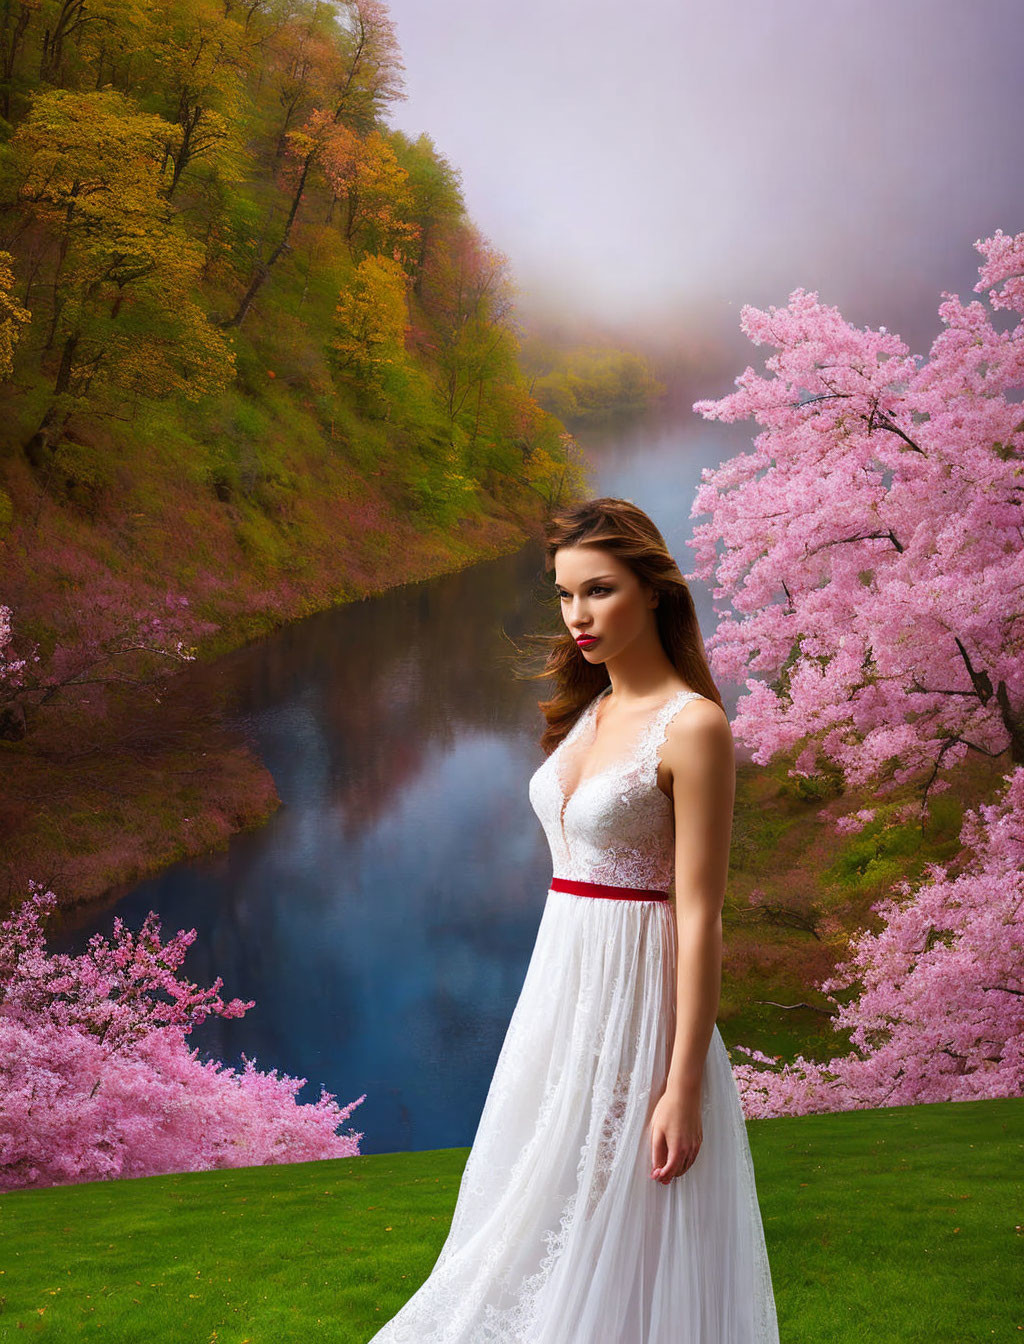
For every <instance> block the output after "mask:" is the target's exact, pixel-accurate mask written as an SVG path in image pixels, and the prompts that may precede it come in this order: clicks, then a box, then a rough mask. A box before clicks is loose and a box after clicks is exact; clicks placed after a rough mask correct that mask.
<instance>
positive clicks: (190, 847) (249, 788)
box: [0, 459, 542, 911]
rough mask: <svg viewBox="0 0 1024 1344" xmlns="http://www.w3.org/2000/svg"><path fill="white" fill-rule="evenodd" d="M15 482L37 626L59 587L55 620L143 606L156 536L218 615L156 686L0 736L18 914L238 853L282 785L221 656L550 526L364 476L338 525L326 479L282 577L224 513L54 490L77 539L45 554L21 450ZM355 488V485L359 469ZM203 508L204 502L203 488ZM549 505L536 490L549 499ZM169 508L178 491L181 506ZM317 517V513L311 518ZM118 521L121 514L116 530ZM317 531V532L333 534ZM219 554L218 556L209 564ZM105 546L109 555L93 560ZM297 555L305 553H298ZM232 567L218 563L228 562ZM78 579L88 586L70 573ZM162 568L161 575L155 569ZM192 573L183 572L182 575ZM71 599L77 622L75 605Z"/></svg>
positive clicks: (122, 692) (13, 549)
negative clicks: (239, 721) (223, 684)
mask: <svg viewBox="0 0 1024 1344" xmlns="http://www.w3.org/2000/svg"><path fill="white" fill-rule="evenodd" d="M5 466H6V467H7V470H6V471H5V473H4V486H5V488H6V490H7V492H8V494H9V495H11V496H12V498H13V500H14V502H15V509H14V515H15V518H17V519H18V520H19V522H18V523H16V524H15V526H14V527H13V528H12V531H11V533H10V535H9V536H8V538H7V542H6V547H5V550H6V555H7V557H8V560H9V563H8V566H7V575H6V583H5V592H4V594H3V597H4V599H5V600H6V601H7V602H9V603H10V604H11V606H12V608H13V609H14V611H15V616H16V619H17V618H19V617H24V616H26V615H27V616H28V618H29V619H28V622H27V624H28V625H29V628H31V627H32V625H35V626H36V628H37V629H38V628H39V627H40V626H41V625H42V624H43V621H42V616H43V614H44V613H45V614H46V617H47V621H49V620H53V619H54V615H55V614H54V611H53V606H52V595H53V594H56V593H63V594H64V603H65V606H64V609H63V611H62V613H61V619H60V621H59V624H60V625H61V626H62V627H63V632H64V633H65V636H66V635H67V632H68V631H70V630H71V629H73V627H74V619H77V618H78V615H79V613H80V614H81V618H82V619H83V620H87V619H88V613H89V611H90V608H91V607H92V605H93V604H94V603H95V602H96V601H98V600H102V599H103V598H104V597H105V596H106V595H108V594H109V593H110V591H111V588H114V589H115V590H116V592H117V600H118V601H119V602H122V603H124V604H125V605H126V606H128V607H130V606H132V605H133V604H134V603H136V602H138V601H140V600H141V599H142V593H143V589H144V588H147V589H148V588H150V587H151V586H152V580H153V578H154V575H153V569H152V566H153V564H154V562H155V560H156V556H155V555H154V554H153V553H152V552H151V553H149V554H148V555H147V554H146V550H147V546H148V542H149V541H150V540H151V539H158V546H159V547H160V549H162V550H163V552H164V553H163V563H162V564H161V569H162V570H163V571H164V573H163V579H164V584H165V586H167V587H170V588H172V589H174V590H176V591H178V590H183V591H185V592H186V593H187V595H188V596H189V598H190V602H191V605H192V607H193V608H194V609H195V610H196V612H197V616H198V617H201V618H202V620H203V621H204V622H206V623H207V624H208V625H209V627H210V629H209V630H208V631H207V633H206V634H205V635H203V636H202V637H201V638H199V640H198V641H197V655H196V662H195V663H194V664H185V665H183V667H182V668H181V670H180V671H178V672H177V673H175V674H174V675H173V676H171V677H170V678H169V679H167V680H165V681H162V682H161V683H160V684H158V685H154V686H151V687H147V686H133V685H131V684H124V685H117V686H104V687H102V688H101V690H100V691H99V692H96V691H93V692H76V694H75V695H74V696H73V697H68V698H64V699H58V700H57V701H55V702H54V703H53V704H52V705H51V706H50V707H48V708H47V710H46V712H45V714H41V715H39V716H38V719H37V722H36V723H35V725H34V726H33V729H32V731H31V732H30V733H29V734H28V735H26V737H24V738H23V739H22V740H20V741H2V742H0V760H2V762H3V769H2V771H0V775H2V778H0V829H2V832H3V834H4V853H3V863H2V890H0V905H2V907H3V909H4V910H5V911H6V910H10V909H11V908H13V906H15V905H16V904H18V903H19V902H20V901H21V900H23V899H24V898H25V897H26V896H27V895H28V894H29V885H28V883H29V879H34V880H35V881H38V882H41V883H43V884H44V885H45V886H47V887H49V888H50V889H52V890H53V891H54V893H55V894H56V896H57V898H58V901H59V903H60V905H61V907H62V908H71V907H76V906H83V905H85V904H88V905H90V906H91V907H97V906H99V907H104V906H110V905H113V904H115V903H116V902H117V901H118V900H119V899H120V897H121V896H122V895H124V894H125V892H127V891H128V890H130V889H131V888H132V887H133V886H135V885H136V884H137V883H138V882H140V881H142V880H144V879H146V878H148V877H151V876H153V875H154V874H156V873H158V872H159V871H161V870H162V869H164V868H166V867H168V866H169V865H171V864H174V863H177V862H180V861H182V860H185V859H190V858H194V857H198V856H201V855H205V854H210V853H213V852H216V851H217V850H222V849H225V848H226V846H227V844H228V842H229V841H230V839H231V837H232V835H235V834H237V833H238V832H240V831H244V830H248V829H252V828H255V827H259V826H261V825H263V824H264V823H265V822H266V820H267V819H268V818H269V817H270V816H271V815H272V814H273V812H274V811H275V810H276V808H277V807H278V806H280V798H279V796H278V794H277V790H276V788H275V786H274V781H273V779H272V777H271V775H270V773H269V771H268V770H267V768H266V766H265V765H264V764H263V762H262V760H261V759H260V758H259V756H258V755H257V754H256V752H255V751H254V750H253V748H252V746H251V745H250V744H249V743H248V742H247V741H246V740H245V739H244V738H242V737H241V736H239V734H238V733H237V732H235V731H234V730H232V729H231V728H230V727H229V726H228V725H227V724H226V722H225V719H224V708H225V707H224V705H223V704H222V702H221V697H220V695H219V694H218V690H217V686H216V678H215V677H211V675H210V667H211V665H212V664H213V663H215V661H216V659H217V658H219V657H221V656H222V655H224V654H226V653H228V652H229V651H231V650H232V649H235V648H238V647H240V646H242V645H244V644H246V643H248V642H250V641H251V640H253V639H256V638H258V637H260V636H261V635H264V634H266V633H268V632H270V631H272V630H274V629H276V628H278V627H280V626H281V625H283V624H285V623H287V622H289V621H292V620H300V619H302V618H303V617H305V616H308V615H311V614H313V613H314V612H316V611H321V610H325V609H328V608H331V607H335V606H339V605H342V604H344V603H347V602H352V601H356V600H359V599H362V598H371V597H374V596H376V595H378V594H380V593H383V592H385V591H387V590H388V589H390V588H394V587H398V586H401V585H403V584H408V583H413V582H417V581H423V580H427V579H432V578H436V577H438V576H440V575H442V574H446V573H451V572H453V571H455V570H458V569H462V568H464V567H466V566H467V565H473V564H477V563H479V562H481V561H484V560H487V559H490V558H494V557H497V556H499V555H504V554H508V553H510V552H514V551H517V550H519V549H520V548H521V547H522V546H523V545H524V544H526V542H527V541H528V540H529V538H530V537H531V535H536V534H537V533H538V532H539V528H540V523H541V515H542V510H541V508H540V507H538V508H537V509H536V510H535V512H534V513H532V514H530V513H525V514H524V513H522V512H519V511H516V512H513V511H512V510H511V509H510V508H509V507H507V506H506V505H504V504H500V503H498V502H496V501H494V500H484V499H481V501H480V506H479V508H478V510H477V512H476V513H475V514H473V515H471V516H469V517H467V518H465V519H464V520H463V521H462V523H461V524H460V526H459V527H457V528H448V529H442V528H424V527H423V524H422V522H420V523H418V524H416V523H414V522H413V521H412V520H411V519H410V518H409V517H408V516H407V515H404V514H403V513H402V511H401V510H400V509H397V508H394V507H392V506H391V505H389V503H388V500H387V496H386V492H385V490H383V489H382V490H380V491H377V492H374V491H372V490H371V489H368V490H367V491H366V494H365V496H364V498H363V499H362V500H358V501H357V499H356V498H352V499H351V504H352V508H351V509H350V510H349V511H346V514H345V515H344V516H342V517H340V518H338V517H336V518H335V520H334V526H335V533H334V544H333V545H329V544H326V529H327V528H328V527H329V524H330V513H331V511H332V508H333V510H334V512H335V514H337V512H338V510H337V499H336V497H333V498H332V496H331V493H330V491H329V490H321V491H318V492H316V493H315V494H313V495H311V496H309V497H307V498H306V499H305V501H304V504H305V511H306V513H307V521H306V526H305V528H304V529H303V530H304V532H305V535H306V536H307V538H309V539H310V541H311V543H312V539H313V538H317V539H319V540H321V541H322V543H323V544H320V545H313V544H310V545H309V546H307V547H305V548H304V547H303V546H302V544H301V540H300V541H299V544H298V545H294V549H293V551H292V554H291V556H290V557H285V558H284V563H282V564H281V566H280V567H279V572H278V573H277V574H273V573H269V572H268V571H267V569H266V568H265V567H264V566H261V565H252V566H250V567H248V568H247V567H246V565H245V555H244V552H243V551H241V550H238V552H237V553H236V554H234V555H233V556H231V558H230V559H229V557H228V555H226V554H225V552H226V551H228V550H235V549H236V547H237V536H238V529H237V527H234V528H232V529H230V530H231V531H232V532H233V537H232V543H233V544H232V545H230V546H229V544H228V538H227V536H226V535H221V537H220V539H219V541H218V539H217V538H218V531H220V532H221V533H224V532H225V528H224V524H223V509H222V508H221V510H220V514H221V517H220V518H218V517H215V516H213V514H214V510H213V506H212V505H211V507H210V513H211V516H210V518H209V519H208V520H207V524H206V525H205V526H204V520H203V519H202V518H201V517H199V518H197V516H196V512H195V510H194V508H193V511H192V512H191V513H190V515H189V523H190V526H188V527H187V528H186V527H182V526H181V525H180V519H179V526H178V528H177V529H174V528H173V527H172V528H171V529H170V532H169V533H168V534H167V535H166V536H164V537H161V536H160V532H159V530H158V526H157V525H156V524H158V523H159V525H160V526H165V525H166V523H165V521H164V520H166V518H167V517H168V514H169V510H168V508H167V504H166V502H165V503H164V504H163V505H162V506H161V508H160V509H159V510H158V511H157V512H158V514H160V515H161V518H154V517H153V516H149V517H148V518H147V517H145V515H144V518H145V521H143V522H141V523H140V522H138V521H134V522H133V521H132V520H133V519H135V520H137V519H138V518H139V513H138V512H133V513H132V514H129V515H126V516H125V517H124V518H123V519H122V520H106V525H105V526H104V527H102V529H101V528H100V527H98V526H97V520H95V519H93V520H90V521H89V522H88V524H87V523H86V522H85V520H83V519H76V518H75V516H74V514H73V513H68V512H67V511H66V510H62V509H60V508H58V507H57V506H56V505H55V504H54V503H53V502H52V501H51V500H49V499H48V498H45V497H44V498H43V499H42V500H41V501H39V508H38V511H37V513H36V521H35V528H36V529H38V534H39V535H40V536H45V537H48V538H49V537H55V536H62V537H63V542H64V544H63V545H62V546H61V547H58V548H54V549H53V550H50V551H48V553H47V556H46V563H45V564H40V563H38V562H37V563H35V564H33V563H32V557H33V548H32V546H31V544H30V542H31V531H32V530H33V529H31V528H30V523H29V521H28V520H31V518H32V511H31V508H30V505H31V504H32V502H33V494H34V493H35V491H34V482H33V480H32V477H31V475H30V473H29V471H28V468H27V466H26V465H25V464H23V463H21V462H19V461H17V460H16V459H14V460H9V461H8V463H6V464H5ZM348 490H349V492H350V496H356V495H357V487H356V486H355V485H354V483H353V482H352V480H351V478H350V479H349V481H348ZM191 502H192V504H193V506H194V505H195V503H196V501H195V498H193V499H192V501H191ZM539 504H540V501H539V499H538V506H539ZM171 508H172V509H173V499H172V502H171ZM312 515H319V516H316V517H315V521H314V522H311V521H310V517H311V516H312ZM111 523H116V524H117V525H116V526H111ZM321 529H322V530H321ZM201 551H206V552H207V555H208V556H209V557H210V558H211V559H212V558H213V557H216V556H218V555H219V556H220V564H219V566H218V565H215V564H211V563H207V565H205V566H203V567H202V568H200V567H199V565H198V564H197V563H196V557H197V553H201ZM97 552H99V553H100V554H102V555H103V558H104V568H102V569H101V568H98V567H96V566H95V563H93V565H92V566H91V569H92V573H91V575H90V573H89V570H90V563H89V562H90V560H92V561H93V562H94V561H95V557H96V554H97ZM300 558H301V563H300ZM218 571H219V572H218ZM70 575H73V576H76V578H77V582H74V583H73V584H71V585H69V584H68V578H69V576H70ZM157 581H158V582H159V578H158V579H157ZM186 583H187V584H188V586H187V587H186ZM72 608H74V619H70V618H69V617H68V612H69V611H70V610H71V609H72Z"/></svg>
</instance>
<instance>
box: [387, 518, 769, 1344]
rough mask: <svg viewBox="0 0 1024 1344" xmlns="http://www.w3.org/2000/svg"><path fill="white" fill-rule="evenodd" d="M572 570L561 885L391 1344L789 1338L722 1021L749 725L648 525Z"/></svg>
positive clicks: (550, 760)
mask: <svg viewBox="0 0 1024 1344" xmlns="http://www.w3.org/2000/svg"><path fill="white" fill-rule="evenodd" d="M546 567H547V569H548V570H553V571H554V574H553V577H554V582H555V591H556V593H557V598H558V601H559V602H560V606H561V614H562V619H563V621H564V623H565V626H566V632H565V634H563V635H560V636H556V637H555V639H554V642H553V646H552V647H551V649H550V651H549V654H548V659H547V665H546V667H545V669H544V672H543V673H542V674H541V675H543V676H546V677H551V678H553V679H554V683H555V693H554V695H553V697H552V698H551V699H550V700H548V701H546V702H544V703H543V704H542V705H541V706H540V708H541V709H542V710H543V712H544V714H545V717H546V720H547V728H546V731H545V732H544V734H543V736H542V739H541V741H542V746H543V747H545V748H546V749H547V750H548V752H549V754H548V756H547V758H546V760H545V761H544V762H543V763H542V765H541V766H540V768H539V769H538V770H537V771H536V773H535V774H534V775H533V777H532V779H531V780H530V783H529V791H530V801H531V803H532V804H533V807H534V810H535V811H536V813H537V816H538V817H539V819H540V822H541V824H542V826H543V828H544V831H545V834H546V836H547V840H548V843H549V845H550V848H551V858H552V865H553V869H554V876H553V878H552V881H551V885H550V888H549V890H548V894H547V900H546V904H545V906H544V910H543V914H542V916H541V920H540V927H539V929H538V933H537V939H536V943H535V946H534V950H533V953H532V956H531V959H530V963H529V966H528V968H527V972H526V978H525V981H524V983H523V988H522V991H521V993H520V997H519V1001H518V1003H517V1004H516V1008H515V1011H514V1013H513V1015H512V1019H511V1022H510V1024H509V1027H508V1031H507V1034H506V1036H505V1040H504V1044H503V1045H502V1048H501V1053H500V1054H499V1057H498V1062H497V1065H496V1067H495V1071H494V1075H493V1078H492V1081H491V1085H490V1089H489V1091H488V1094H487V1099H486V1102H485V1104H484V1109H483V1112H482V1114H481V1117H480V1122H479V1125H478V1127H477V1132H476V1137H475V1139H474V1141H473V1147H472V1150H471V1152H470V1155H469V1159H468V1161H467V1163H466V1166H465V1170H464V1172H463V1176H462V1182H461V1186H460V1189H459V1194H458V1200H457V1203H456V1207H455V1213H454V1217H453V1219H452V1224H451V1228H450V1231H449V1234H448V1238H447V1240H446V1242H445V1244H444V1246H443V1247H442V1249H441V1252H440V1255H439V1256H438V1259H437V1262H436V1264H435V1265H434V1268H433V1270H432V1271H431V1273H430V1276H429V1278H428V1279H427V1280H426V1282H425V1283H423V1284H422V1286H421V1287H420V1288H419V1289H418V1291H417V1292H416V1293H414V1295H413V1296H412V1297H411V1298H410V1299H409V1301H408V1302H407V1303H406V1304H405V1306H404V1307H403V1308H402V1309H401V1310H400V1311H399V1312H398V1314H397V1315H396V1316H394V1317H393V1318H392V1319H391V1320H390V1321H389V1322H388V1323H387V1324H386V1325H385V1326H384V1327H383V1329H381V1330H380V1331H378V1332H377V1333H376V1334H375V1335H374V1336H373V1340H372V1341H371V1344H499V1342H500V1344H775V1342H776V1341H777V1340H778V1337H779V1336H778V1325H777V1322H776V1313H775V1299H774V1295H773V1291H772V1282H771V1275H770V1271H769V1266H768V1258H767V1254H766V1249H765V1241H764V1232H763V1227H762V1222H761V1214H760V1209H759V1206H758V1201H757V1192H756V1188H755V1182H754V1171H753V1165H752V1162H751V1155H750V1148H749V1144H748V1141H747V1133H746V1128H745V1124H744V1118H743V1112H742V1109H741V1106H740V1098H739V1093H738V1091H737V1088H736V1082H735V1079H734V1077H733V1074H732V1069H731V1066H730V1064H729V1058H728V1055H727V1053H726V1050H725V1045H724V1043H723V1041H722V1038H721V1035H720V1034H719V1031H718V1027H717V1025H716V1023H715V1017H716V1014H717V1010H718V1003H719V994H720V987H721V949H722V923H721V912H722V903H723V898H724V894H725V885H726V874H727V869H728V862H729V844H730V837H731V830H732V811H733V799H734V791H735V764H734V755H733V739H732V733H731V730H730V727H729V721H728V719H727V717H726V715H725V712H724V710H723V708H722V702H721V697H720V696H719V694H718V691H717V689H716V687H715V685H714V682H713V681H712V679H711V673H710V671H709V669H708V664H707V659H706V657H705V654H704V644H703V640H702V639H701V634H700V629H699V627H698V624H697V618H696V612H695V610H694V605H693V600H692V598H691V596H690V592H689V589H688V588H687V585H686V582H685V580H684V579H683V576H682V574H681V573H680V571H679V568H678V566H677V565H676V563H675V561H674V560H673V559H672V557H671V555H670V554H669V552H668V550H667V548H666V546H665V542H664V540H663V539H662V536H661V534H660V532H659V531H658V529H657V528H656V527H655V525H654V523H652V522H651V520H650V518H648V517H647V515H646V514H645V513H643V512H642V511H641V510H640V509H638V508H636V507H635V506H634V505H633V504H630V503H629V502H628V501H625V500H620V499H595V500H591V501H589V502H587V503H585V504H582V505H580V506H578V507H574V508H571V509H569V510H567V511H564V512H562V513H561V514H559V515H558V516H557V517H556V518H555V519H554V520H553V521H552V523H551V524H550V526H549V531H548V537H547V549H546ZM673 898H674V899H673Z"/></svg>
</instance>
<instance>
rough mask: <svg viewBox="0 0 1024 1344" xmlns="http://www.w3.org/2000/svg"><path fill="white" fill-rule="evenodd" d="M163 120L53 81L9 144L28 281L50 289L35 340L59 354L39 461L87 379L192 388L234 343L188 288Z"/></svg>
mask: <svg viewBox="0 0 1024 1344" xmlns="http://www.w3.org/2000/svg"><path fill="white" fill-rule="evenodd" d="M167 131H168V127H167V125H166V123H165V122H163V121H162V119H161V118H159V117H156V116H152V115H150V114H147V113H142V112H139V111H137V110H136V109H135V108H134V107H133V105H132V104H131V103H130V102H129V101H128V100H126V99H125V97H124V96H123V95H122V94H119V93H115V92H114V91H113V90H104V91H103V92H99V93H88V94H85V93H72V92H68V91H66V90H63V89H53V90H50V91H49V92H46V93H42V94H40V95H39V96H38V98H37V99H36V100H35V102H34V104H33V107H32V111H31V113H30V115H29V116H28V117H27V118H26V120H25V121H24V122H23V123H22V125H21V126H20V127H19V128H18V130H17V131H16V133H15V134H14V136H13V137H12V139H11V141H10V142H9V144H8V146H7V147H6V149H7V152H6V156H5V160H4V171H5V173H6V176H7V181H8V184H9V186H10V188H11V193H10V194H11V195H13V198H14V200H15V201H16V202H17V205H18V207H19V208H20V210H21V212H22V214H21V218H22V221H23V222H24V224H25V225H30V226H31V227H32V229H33V246H34V249H35V254H36V278H35V283H36V287H37V288H38V289H40V290H42V289H43V287H44V284H45V290H46V292H47V295H48V298H49V304H48V313H47V329H46V331H45V333H44V334H43V335H42V342H43V350H44V352H47V351H51V350H52V351H53V355H54V361H55V363H56V372H55V375H54V381H53V386H52V395H51V399H50V401H49V404H48V406H47V407H46V410H45V412H44V414H43V416H42V419H41V421H40V423H39V426H38V428H37V429H36V431H35V433H34V434H33V435H32V437H31V439H30V440H29V442H28V444H27V445H26V451H27V452H28V454H29V456H30V458H31V459H32V460H33V462H35V463H37V464H38V463H40V462H42V461H43V460H45V457H46V455H47V450H48V449H49V448H50V447H51V446H52V444H53V442H54V441H55V440H58V439H59V437H60V434H61V433H62V431H63V429H64V426H65V425H66V424H67V421H68V419H69V418H70V416H71V414H72V413H73V411H74V409H75V406H76V404H78V402H79V401H80V399H81V398H83V397H84V396H85V395H86V394H87V393H89V392H90V391H91V390H93V389H94V388H98V387H103V386H106V387H109V388H112V389H115V390H119V391H121V392H122V393H123V392H132V391H137V390H141V389H145V390H146V391H148V392H150V393H154V392H155V393H157V394H160V393H167V392H172V391H173V392H176V393H180V394H181V395H182V396H184V397H186V398H190V399H193V398H195V397H197V396H199V395H200V394H201V393H202V392H203V391H205V390H207V389H210V388H214V387H217V386H220V385H222V384H223V383H224V382H225V381H226V380H227V379H228V377H229V376H230V371H231V366H232V354H231V350H230V347H229V346H228V344H227V343H226V342H225V340H224V339H223V337H222V336H221V335H219V334H218V333H217V332H216V331H215V329H214V328H213V327H211V326H210V324H209V322H208V321H207V319H206V315H205V313H204V312H203V311H202V309H201V308H200V307H199V306H198V305H197V303H196V301H195V297H194V295H195V288H196V285H197V278H198V272H199V268H200V266H201V264H202V257H201V254H200V252H199V250H198V248H197V247H196V245H195V244H194V243H193V242H192V241H191V240H190V239H189V238H188V236H187V234H186V233H185V232H184V231H183V230H182V228H181V226H180V224H179V221H178V220H177V218H176V217H175V216H174V215H173V214H171V212H170V210H169V207H168V204H167V201H166V199H165V197H164V195H163V193H162V192H161V190H160V177H159V164H160V158H161V155H162V147H163V143H164V141H165V138H166V135H167ZM9 199H10V197H9ZM44 277H45V280H44Z"/></svg>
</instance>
